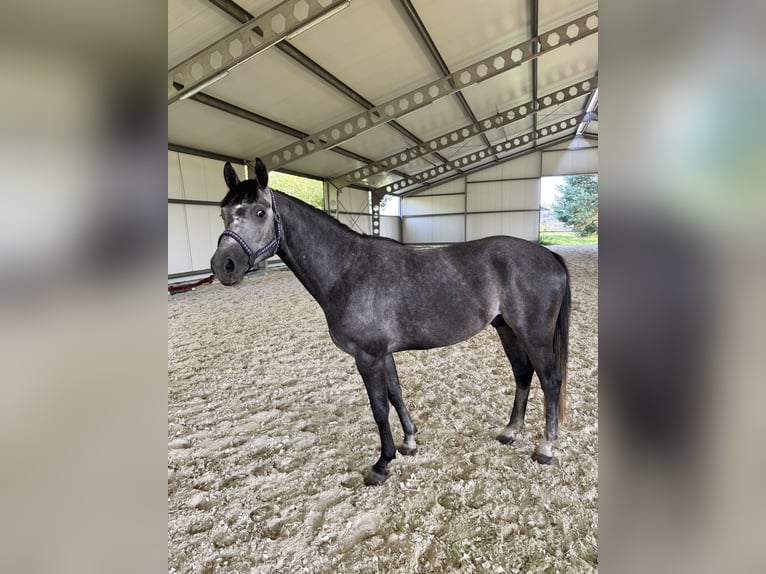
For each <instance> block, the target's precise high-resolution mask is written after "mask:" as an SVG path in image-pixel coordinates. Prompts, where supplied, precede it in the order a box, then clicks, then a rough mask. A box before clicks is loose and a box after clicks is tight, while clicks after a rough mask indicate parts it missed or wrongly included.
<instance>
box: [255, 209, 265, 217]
mask: <svg viewBox="0 0 766 574" xmlns="http://www.w3.org/2000/svg"><path fill="white" fill-rule="evenodd" d="M256 215H257V216H258V217H263V216H264V215H266V212H265V211H263V210H262V209H259V210H258V212H257V213H256Z"/></svg>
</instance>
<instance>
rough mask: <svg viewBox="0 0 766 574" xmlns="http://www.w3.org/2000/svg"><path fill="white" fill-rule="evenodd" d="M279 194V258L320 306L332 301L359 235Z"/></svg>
mask: <svg viewBox="0 0 766 574" xmlns="http://www.w3.org/2000/svg"><path fill="white" fill-rule="evenodd" d="M276 193H277V197H276V203H277V211H278V213H279V216H280V218H281V220H282V230H283V231H282V233H283V237H282V241H281V242H280V246H279V249H278V250H277V255H279V258H280V259H282V261H284V263H285V265H287V266H288V267H289V268H290V270H292V272H293V273H295V275H296V277H298V279H299V280H300V282H301V283H303V285H304V286H305V287H306V289H307V290H308V291H309V293H311V295H312V296H313V297H314V299H316V300H317V301H318V302H319V304H320V305H324V303H325V302H326V301H328V299H329V297H330V291H331V290H332V288H333V286H334V285H335V284H336V282H337V281H338V279H339V278H340V275H341V274H342V270H343V268H344V266H345V264H347V263H348V261H347V258H348V256H349V254H350V253H351V250H352V249H353V243H354V242H355V240H356V239H358V238H359V235H358V234H356V233H354V232H353V231H351V230H350V229H348V228H345V227H343V226H341V225H339V224H338V223H337V222H336V221H334V220H333V219H332V218H331V217H330V216H329V215H326V214H324V213H322V212H320V211H318V210H316V209H313V208H312V207H310V206H308V205H306V204H304V203H302V202H301V201H299V200H297V199H295V198H292V197H290V196H287V195H285V194H283V193H279V192H276Z"/></svg>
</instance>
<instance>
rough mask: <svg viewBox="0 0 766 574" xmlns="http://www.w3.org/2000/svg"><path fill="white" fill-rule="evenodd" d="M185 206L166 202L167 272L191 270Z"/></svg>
mask: <svg viewBox="0 0 766 574" xmlns="http://www.w3.org/2000/svg"><path fill="white" fill-rule="evenodd" d="M185 207H186V206H184V205H179V204H177V203H169V204H168V274H171V273H183V272H185V271H190V270H191V257H190V255H189V242H188V240H187V236H186V209H185Z"/></svg>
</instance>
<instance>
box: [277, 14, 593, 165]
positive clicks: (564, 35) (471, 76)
mask: <svg viewBox="0 0 766 574" xmlns="http://www.w3.org/2000/svg"><path fill="white" fill-rule="evenodd" d="M596 32H598V11H597V10H596V11H593V12H590V13H588V14H585V15H584V16H581V17H580V18H576V19H574V20H571V21H569V22H567V23H565V24H562V25H561V26H558V27H556V28H554V29H552V30H549V31H547V32H544V33H543V34H540V35H539V36H537V37H535V38H531V39H529V40H525V41H523V42H521V43H520V44H517V45H515V46H512V47H510V48H508V49H506V50H503V51H501V52H498V53H496V54H494V55H492V56H489V57H488V58H484V59H482V60H480V61H478V62H475V63H474V64H471V65H469V66H466V67H464V68H462V69H460V70H457V71H456V72H454V73H452V74H450V75H449V76H447V77H444V78H440V79H438V80H436V81H433V82H429V83H427V84H425V85H423V86H421V87H419V88H416V89H414V90H411V91H410V92H407V93H405V94H402V95H400V96H398V97H396V98H393V99H391V100H389V101H387V102H384V103H383V104H380V105H378V106H376V107H374V108H372V109H370V110H366V111H365V112H362V113H360V114H356V115H354V116H351V117H349V118H347V119H346V120H343V121H341V122H338V123H336V124H334V125H331V126H329V127H327V128H326V129H324V130H322V131H320V132H317V133H315V134H312V135H311V136H308V137H306V138H303V139H302V140H300V141H299V142H296V143H293V144H290V145H288V146H285V147H283V148H280V149H278V150H275V151H273V152H271V153H269V154H268V155H266V156H265V157H264V158H263V159H264V161H265V162H266V165H268V166H269V167H270V168H271V169H276V168H277V167H279V166H281V165H285V164H287V163H290V162H291V161H295V160H297V159H299V158H301V157H304V156H306V155H309V154H312V153H315V152H317V151H320V150H323V149H329V148H332V147H334V146H336V145H338V144H339V143H341V142H344V141H346V140H348V139H351V138H353V137H354V136H356V135H358V134H360V133H362V132H365V131H367V130H370V129H372V128H375V127H377V126H379V125H382V124H385V123H388V122H390V121H391V120H394V119H396V118H398V117H400V116H404V115H406V114H408V113H411V112H413V111H415V110H417V109H420V108H423V107H426V106H428V105H430V104H431V103H432V102H434V101H436V100H438V99H441V98H443V97H444V96H448V95H450V94H452V93H454V92H456V91H458V90H462V89H464V88H466V87H468V86H472V85H474V84H477V83H479V82H481V81H484V80H487V79H489V78H492V77H494V76H497V75H498V74H501V73H503V72H506V71H508V70H511V69H515V68H517V67H519V66H520V65H522V64H523V63H525V62H527V61H529V60H531V59H533V58H536V57H538V56H539V55H541V54H545V53H547V52H550V51H552V50H555V49H556V48H558V47H560V46H562V45H564V44H569V43H572V42H575V41H577V40H580V39H582V38H585V37H587V36H590V35H591V34H595V33H596ZM535 48H539V49H535Z"/></svg>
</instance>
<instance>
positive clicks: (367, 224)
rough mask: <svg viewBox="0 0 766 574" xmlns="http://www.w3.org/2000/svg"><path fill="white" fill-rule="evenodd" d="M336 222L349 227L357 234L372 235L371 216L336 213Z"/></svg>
mask: <svg viewBox="0 0 766 574" xmlns="http://www.w3.org/2000/svg"><path fill="white" fill-rule="evenodd" d="M338 221H340V222H341V223H343V224H345V225H347V226H349V227H350V228H351V229H353V230H354V231H356V232H357V233H366V234H367V235H372V216H371V215H358V214H355V213H344V212H342V211H340V212H338Z"/></svg>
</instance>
